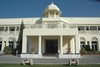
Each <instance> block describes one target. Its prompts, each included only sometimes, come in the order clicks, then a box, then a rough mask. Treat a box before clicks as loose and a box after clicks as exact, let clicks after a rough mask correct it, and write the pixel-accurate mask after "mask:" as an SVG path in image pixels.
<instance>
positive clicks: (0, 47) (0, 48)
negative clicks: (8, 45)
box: [0, 41, 2, 51]
mask: <svg viewBox="0 0 100 67" xmlns="http://www.w3.org/2000/svg"><path fill="white" fill-rule="evenodd" d="M1 50H2V41H0V51H1Z"/></svg>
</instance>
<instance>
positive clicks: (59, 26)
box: [25, 24, 69, 28]
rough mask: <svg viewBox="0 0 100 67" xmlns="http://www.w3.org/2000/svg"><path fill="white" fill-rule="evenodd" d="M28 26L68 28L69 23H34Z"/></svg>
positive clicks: (27, 26)
mask: <svg viewBox="0 0 100 67" xmlns="http://www.w3.org/2000/svg"><path fill="white" fill-rule="evenodd" d="M25 27H26V28H68V27H69V26H68V25H65V24H33V25H26V26H25Z"/></svg>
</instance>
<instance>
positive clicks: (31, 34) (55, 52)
mask: <svg viewBox="0 0 100 67" xmlns="http://www.w3.org/2000/svg"><path fill="white" fill-rule="evenodd" d="M43 16H44V17H41V18H40V19H37V22H35V23H34V24H33V25H29V26H28V23H27V26H25V28H24V29H23V44H22V54H21V57H23V58H43V57H45V56H48V57H50V56H55V57H59V58H70V57H71V58H75V57H76V56H79V51H80V46H79V42H80V41H79V37H78V30H77V27H76V26H75V25H70V24H69V23H68V22H66V21H64V20H62V18H61V17H60V16H61V11H60V9H59V8H58V7H57V6H56V5H55V4H54V3H52V4H50V5H49V6H48V8H46V9H45V11H44V14H43ZM28 22H29V21H28Z"/></svg>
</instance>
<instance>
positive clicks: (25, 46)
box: [22, 35, 27, 53]
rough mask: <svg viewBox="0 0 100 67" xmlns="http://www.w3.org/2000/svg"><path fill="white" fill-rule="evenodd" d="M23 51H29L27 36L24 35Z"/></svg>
mask: <svg viewBox="0 0 100 67" xmlns="http://www.w3.org/2000/svg"><path fill="white" fill-rule="evenodd" d="M22 53H27V36H25V35H23V42H22Z"/></svg>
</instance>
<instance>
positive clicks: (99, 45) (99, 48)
mask: <svg viewBox="0 0 100 67" xmlns="http://www.w3.org/2000/svg"><path fill="white" fill-rule="evenodd" d="M98 51H100V36H99V37H98Z"/></svg>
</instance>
